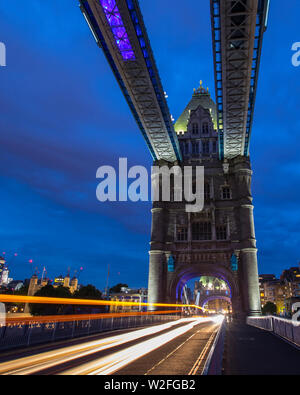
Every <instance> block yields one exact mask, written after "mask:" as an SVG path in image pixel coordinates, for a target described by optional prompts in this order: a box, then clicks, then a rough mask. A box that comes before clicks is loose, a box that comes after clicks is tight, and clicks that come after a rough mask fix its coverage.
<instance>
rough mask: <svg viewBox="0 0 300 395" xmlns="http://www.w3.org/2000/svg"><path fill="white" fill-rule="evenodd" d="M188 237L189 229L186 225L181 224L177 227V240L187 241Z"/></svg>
mask: <svg viewBox="0 0 300 395" xmlns="http://www.w3.org/2000/svg"><path fill="white" fill-rule="evenodd" d="M187 239H188V229H187V227H186V226H179V227H178V228H177V240H178V241H187Z"/></svg>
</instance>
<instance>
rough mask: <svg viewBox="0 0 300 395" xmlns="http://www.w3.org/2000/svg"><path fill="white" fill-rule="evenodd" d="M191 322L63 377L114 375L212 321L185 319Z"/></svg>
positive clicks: (76, 369) (82, 366)
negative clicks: (204, 323) (195, 327)
mask: <svg viewBox="0 0 300 395" xmlns="http://www.w3.org/2000/svg"><path fill="white" fill-rule="evenodd" d="M184 321H186V322H189V323H188V324H187V325H185V326H183V327H180V328H176V329H173V330H171V331H170V332H168V333H164V334H162V335H159V336H156V337H154V338H152V339H150V340H146V341H144V342H142V343H139V344H137V345H135V346H131V347H128V348H126V349H125V350H122V351H119V352H116V353H113V354H110V355H108V356H105V357H103V358H99V359H97V360H94V361H92V362H88V363H86V364H83V365H80V366H78V367H76V368H73V369H69V370H66V371H65V372H63V373H62V375H108V374H112V373H114V372H116V371H118V370H120V369H121V368H123V367H124V366H126V365H128V364H130V363H131V362H133V361H135V360H136V359H138V358H141V357H143V356H144V355H146V354H148V353H150V352H151V351H154V350H156V349H157V348H159V347H161V346H163V345H164V344H166V343H168V342H170V341H171V340H174V339H175V338H176V337H178V336H181V335H183V334H184V333H186V332H188V331H190V330H191V329H192V328H193V327H194V326H196V325H199V324H200V323H203V322H207V321H211V319H210V318H200V317H199V318H195V319H184Z"/></svg>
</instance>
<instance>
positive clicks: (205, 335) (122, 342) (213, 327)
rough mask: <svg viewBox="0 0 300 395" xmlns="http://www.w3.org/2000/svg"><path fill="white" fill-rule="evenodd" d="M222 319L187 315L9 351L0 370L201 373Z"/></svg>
mask: <svg viewBox="0 0 300 395" xmlns="http://www.w3.org/2000/svg"><path fill="white" fill-rule="evenodd" d="M219 326H220V320H218V319H212V318H183V319H180V320H178V321H172V322H169V323H166V324H160V325H155V326H150V327H146V328H142V329H135V330H131V331H118V332H110V333H108V334H106V335H103V334H101V336H100V335H99V337H98V338H95V337H93V339H89V340H88V339H81V340H77V341H76V342H73V343H72V344H71V345H70V344H68V343H65V344H59V345H55V344H53V345H51V346H49V347H48V350H47V348H46V349H45V346H44V348H43V347H38V348H33V349H32V350H27V351H26V350H24V351H23V352H15V353H12V352H10V353H8V354H6V355H3V356H2V358H0V374H1V375H110V374H111V375H200V374H202V371H203V368H204V365H205V362H206V359H207V356H208V353H209V350H210V348H211V345H212V343H213V340H214V337H215V335H216V332H217V330H218V328H219Z"/></svg>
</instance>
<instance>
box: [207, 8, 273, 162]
mask: <svg viewBox="0 0 300 395" xmlns="http://www.w3.org/2000/svg"><path fill="white" fill-rule="evenodd" d="M210 1H211V18H212V34H213V51H214V67H215V84H216V102H217V110H218V129H219V151H220V157H221V159H223V158H228V159H230V158H234V157H236V156H238V155H244V156H248V155H249V142H250V134H251V128H252V121H253V112H254V103H255V96H256V87H257V79H258V71H259V64H260V56H261V47H262V40H263V33H264V32H265V30H266V26H267V14H268V8H269V0H210Z"/></svg>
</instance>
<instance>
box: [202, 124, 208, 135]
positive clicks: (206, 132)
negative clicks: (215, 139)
mask: <svg viewBox="0 0 300 395" xmlns="http://www.w3.org/2000/svg"><path fill="white" fill-rule="evenodd" d="M202 133H203V134H208V133H209V126H208V122H204V123H203V125H202Z"/></svg>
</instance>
